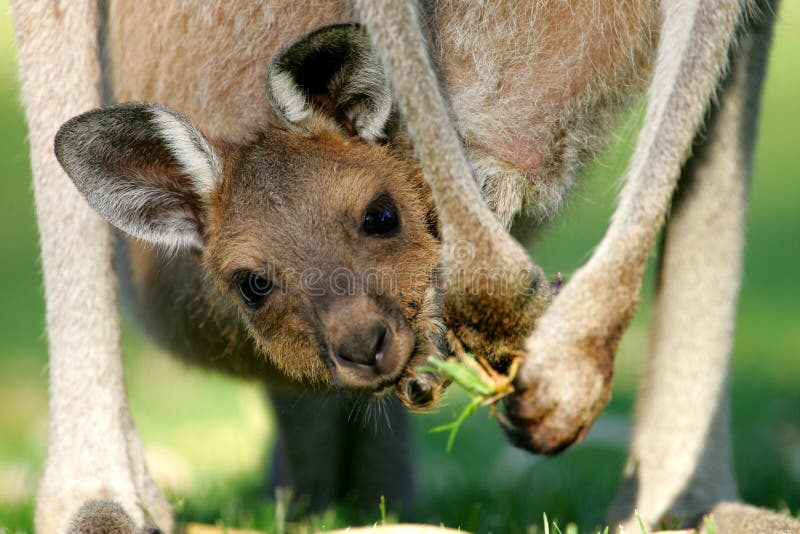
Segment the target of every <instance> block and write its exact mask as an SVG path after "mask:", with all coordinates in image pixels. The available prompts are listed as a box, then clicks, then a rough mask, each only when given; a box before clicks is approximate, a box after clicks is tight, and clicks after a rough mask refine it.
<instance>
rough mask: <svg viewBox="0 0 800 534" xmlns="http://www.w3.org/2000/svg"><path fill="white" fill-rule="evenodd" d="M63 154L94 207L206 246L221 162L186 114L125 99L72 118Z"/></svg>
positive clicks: (159, 239) (141, 233)
mask: <svg viewBox="0 0 800 534" xmlns="http://www.w3.org/2000/svg"><path fill="white" fill-rule="evenodd" d="M55 151H56V157H57V158H58V161H59V163H61V166H62V167H64V170H65V171H66V172H67V174H68V175H69V177H70V178H72V181H73V182H75V185H76V186H77V188H78V190H79V191H80V192H81V193H82V194H83V195H84V196H85V197H86V199H87V200H88V201H89V204H90V205H91V206H92V207H93V208H94V209H95V210H97V211H98V212H99V213H100V214H101V215H102V216H103V217H105V218H106V219H107V220H108V221H109V222H111V223H112V224H113V225H114V226H116V227H118V228H119V229H121V230H123V231H125V232H127V233H129V234H131V235H132V236H135V237H139V238H141V239H144V240H146V241H150V242H152V243H158V244H163V245H167V246H173V247H174V246H178V247H181V246H194V247H197V248H202V246H203V237H202V236H203V233H204V230H205V228H204V227H205V222H206V221H205V213H206V205H207V203H208V200H209V197H210V195H211V192H212V191H213V190H214V188H215V187H216V185H217V182H218V181H219V179H220V176H221V174H222V171H221V165H220V162H219V159H218V158H217V156H216V154H215V153H214V151H213V149H212V148H211V146H210V145H209V143H208V142H207V141H206V140H205V138H204V137H203V136H202V134H201V133H200V132H199V131H198V130H197V129H196V128H195V127H194V126H193V125H192V124H191V123H190V122H189V121H188V120H187V119H185V118H184V117H182V116H180V115H178V114H177V113H175V112H174V111H171V110H169V109H167V108H164V107H162V106H158V105H156V104H141V103H134V104H121V105H117V106H112V107H107V108H101V109H96V110H94V111H90V112H88V113H84V114H83V115H79V116H77V117H74V118H72V119H71V120H69V121H68V122H66V123H65V124H64V125H63V126H62V127H61V129H60V130H59V131H58V134H57V135H56V140H55Z"/></svg>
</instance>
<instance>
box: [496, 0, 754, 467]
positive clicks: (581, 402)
mask: <svg viewBox="0 0 800 534" xmlns="http://www.w3.org/2000/svg"><path fill="white" fill-rule="evenodd" d="M661 9H662V16H663V23H662V28H661V33H660V42H659V46H658V52H657V58H656V64H655V70H654V74H653V79H652V82H651V85H650V88H649V94H648V96H649V104H648V109H647V115H646V118H645V123H644V126H643V128H642V131H641V133H640V135H639V140H638V143H637V146H636V150H635V152H634V155H633V159H632V162H631V164H630V168H629V170H628V173H627V181H626V184H625V187H624V189H623V191H622V196H621V199H620V202H619V206H618V207H617V209H616V211H615V213H614V216H613V219H612V222H611V225H610V226H609V229H608V231H607V232H606V235H605V237H604V238H603V240H602V242H601V243H600V245H599V246H598V248H597V250H596V251H595V253H594V254H593V255H592V257H591V259H590V260H589V262H588V263H587V264H586V265H584V266H583V267H582V268H581V269H579V270H578V271H577V273H576V274H575V275H574V276H573V278H572V280H570V281H569V282H568V283H567V284H566V285H565V286H564V287H563V288H562V289H561V291H560V293H559V295H558V297H557V298H556V299H555V300H554V302H553V304H552V305H551V306H550V307H549V308H548V309H547V311H546V312H545V314H544V315H543V316H542V317H541V318H540V319H539V321H538V323H537V326H536V329H535V331H534V333H533V335H531V336H530V337H529V338H528V339H527V340H526V341H525V344H524V350H525V352H526V353H527V358H526V359H525V360H524V361H523V362H522V366H521V368H520V372H519V375H518V377H517V384H516V385H517V387H518V393H517V394H516V395H515V396H514V397H513V398H512V399H511V400H510V402H509V403H508V415H509V416H510V423H509V424H506V425H505V427H506V431H507V434H508V435H509V438H510V439H511V440H512V442H513V443H515V444H516V445H518V446H520V447H524V448H526V449H529V450H532V451H536V452H544V453H555V452H558V451H560V450H562V449H564V448H565V447H567V446H568V445H570V444H571V443H573V442H574V441H576V440H577V439H580V438H581V437H582V436H584V435H585V434H586V432H587V431H588V430H589V427H590V426H591V423H592V422H593V421H594V419H595V418H596V417H597V415H598V414H599V413H600V411H601V410H602V408H603V407H604V406H605V403H606V402H607V400H608V397H609V394H610V389H611V378H612V375H613V358H614V354H615V351H616V347H617V343H618V341H619V339H620V337H621V336H622V333H623V332H624V330H625V328H626V327H627V326H628V324H629V322H630V319H631V317H632V316H633V313H634V311H635V309H636V306H637V304H638V299H639V289H640V286H641V279H642V275H643V273H644V268H645V265H646V261H647V257H648V255H649V253H650V250H651V248H652V245H653V242H654V240H655V236H656V234H657V232H658V230H659V228H660V227H661V224H662V221H663V220H664V218H665V216H666V214H667V211H668V209H669V204H670V199H671V198H672V193H673V191H674V189H675V185H676V183H677V181H678V178H679V175H680V170H681V166H682V164H683V162H684V161H685V159H686V157H687V155H688V153H689V149H690V147H691V144H692V141H693V139H694V136H695V132H697V130H698V128H699V127H700V126H701V124H702V121H703V118H704V114H705V112H706V109H707V107H708V104H709V102H710V101H711V98H712V95H713V94H714V91H715V89H716V87H717V83H718V80H719V79H720V77H721V75H722V72H723V70H724V68H725V65H726V59H727V52H728V49H729V46H730V44H731V40H732V36H733V33H734V29H735V28H736V25H737V23H738V22H739V19H740V17H741V15H742V12H743V7H742V5H741V3H740V2H735V1H730V0H726V1H720V0H682V1H673V2H664V3H663V4H662V8H661Z"/></svg>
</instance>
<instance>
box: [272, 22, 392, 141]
mask: <svg viewBox="0 0 800 534" xmlns="http://www.w3.org/2000/svg"><path fill="white" fill-rule="evenodd" d="M267 96H268V98H269V102H270V104H271V105H272V108H273V109H274V110H275V113H276V114H277V116H278V118H279V119H280V120H281V121H282V122H283V124H284V125H285V126H286V127H287V128H289V129H290V130H291V131H293V132H296V133H299V134H301V135H310V134H314V133H316V132H317V131H319V130H321V129H328V130H330V129H333V130H334V131H337V132H339V133H343V134H345V133H346V134H350V135H357V136H359V137H361V138H362V139H364V140H365V141H367V142H368V143H383V142H385V141H386V140H387V139H388V138H389V136H390V133H391V130H392V128H393V126H394V123H395V122H396V117H397V112H396V109H395V107H394V105H393V100H392V91H391V88H390V86H389V82H388V80H387V78H386V75H385V73H384V71H383V66H382V65H381V63H380V60H379V59H378V57H377V56H376V55H375V54H374V52H373V50H372V46H371V44H370V41H369V37H368V36H367V34H366V32H365V31H364V30H363V29H362V28H361V27H360V26H359V25H357V24H337V25H333V26H326V27H324V28H320V29H318V30H316V31H314V32H312V33H310V34H308V35H306V36H305V37H303V38H301V39H300V40H298V41H297V42H295V43H294V44H292V45H290V46H289V47H288V48H286V49H284V50H283V51H282V52H281V53H279V54H278V55H277V56H276V57H275V58H274V59H273V60H272V63H271V64H270V67H269V70H268V71H267Z"/></svg>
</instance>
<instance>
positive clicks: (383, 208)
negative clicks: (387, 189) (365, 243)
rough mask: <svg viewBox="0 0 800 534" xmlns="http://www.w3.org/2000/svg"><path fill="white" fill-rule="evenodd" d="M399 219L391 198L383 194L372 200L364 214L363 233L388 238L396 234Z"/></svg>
mask: <svg viewBox="0 0 800 534" xmlns="http://www.w3.org/2000/svg"><path fill="white" fill-rule="evenodd" d="M399 227H400V217H399V216H398V215H397V206H395V204H394V201H393V200H392V197H390V196H389V195H386V194H383V195H381V196H379V197H378V198H376V199H375V200H373V201H372V202H371V203H370V205H369V206H368V207H367V211H366V213H364V233H366V234H367V235H373V236H381V237H388V236H392V235H394V234H396V233H397V230H398V228H399Z"/></svg>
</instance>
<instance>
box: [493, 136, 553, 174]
mask: <svg viewBox="0 0 800 534" xmlns="http://www.w3.org/2000/svg"><path fill="white" fill-rule="evenodd" d="M488 146H489V147H490V149H489V151H490V152H491V153H492V154H493V155H494V156H495V157H497V158H500V159H502V160H503V161H506V162H508V163H510V164H511V165H513V166H514V167H517V168H518V169H520V170H523V171H536V170H537V169H538V168H539V166H540V165H541V154H540V153H539V151H538V150H537V148H536V146H535V144H534V143H533V142H532V141H530V140H524V141H523V140H522V139H519V138H518V137H515V136H514V135H513V134H510V135H504V136H503V137H502V138H500V139H496V140H492V139H490V140H489V143H488Z"/></svg>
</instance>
